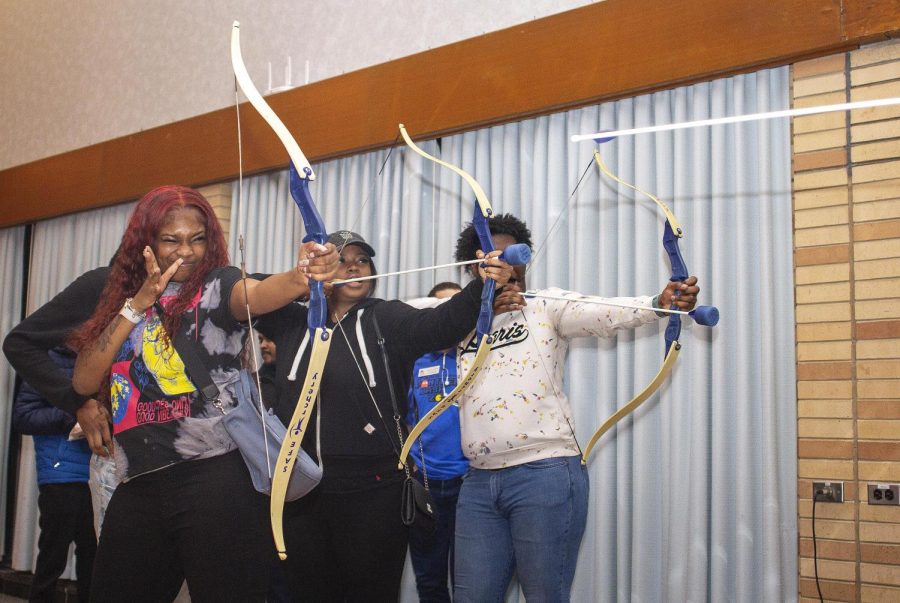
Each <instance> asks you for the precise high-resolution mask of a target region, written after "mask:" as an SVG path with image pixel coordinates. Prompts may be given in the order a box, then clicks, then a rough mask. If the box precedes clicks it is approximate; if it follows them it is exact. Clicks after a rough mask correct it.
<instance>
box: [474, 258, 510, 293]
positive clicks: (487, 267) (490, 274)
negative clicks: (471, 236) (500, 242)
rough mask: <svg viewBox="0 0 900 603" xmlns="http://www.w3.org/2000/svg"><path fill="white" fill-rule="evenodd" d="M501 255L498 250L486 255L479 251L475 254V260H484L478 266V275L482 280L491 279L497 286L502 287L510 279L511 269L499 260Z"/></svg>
mask: <svg viewBox="0 0 900 603" xmlns="http://www.w3.org/2000/svg"><path fill="white" fill-rule="evenodd" d="M502 253H503V252H502V251H500V250H499V249H496V250H494V251H492V252H490V253H488V254H487V255H485V253H484V252H483V251H481V250H480V249H479V250H478V251H476V252H475V257H476V258H478V259H479V260H481V259H484V262H482V263H481V264H479V265H478V274H480V275H481V279H482V280H484V279H485V278H489V279H493V280H495V281H497V285H499V286H503V285H505V284H506V283H507V282H509V279H510V278H512V275H513V267H512V266H510V265H509V264H507V263H506V262H504V261H503V260H501V259H500V254H502Z"/></svg>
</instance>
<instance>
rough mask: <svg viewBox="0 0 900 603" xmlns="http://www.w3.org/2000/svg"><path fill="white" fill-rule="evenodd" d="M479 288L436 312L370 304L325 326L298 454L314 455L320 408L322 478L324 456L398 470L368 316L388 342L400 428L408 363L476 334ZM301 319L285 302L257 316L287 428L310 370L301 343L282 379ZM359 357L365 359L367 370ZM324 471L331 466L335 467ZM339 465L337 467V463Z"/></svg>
mask: <svg viewBox="0 0 900 603" xmlns="http://www.w3.org/2000/svg"><path fill="white" fill-rule="evenodd" d="M481 288H482V285H481V282H480V281H478V280H475V281H472V282H471V283H470V284H469V285H467V286H466V288H465V289H463V291H462V293H460V294H458V295H455V296H454V297H452V298H451V299H449V300H448V301H447V302H445V303H443V304H441V305H440V306H438V307H436V308H430V309H424V310H423V309H416V308H413V307H412V306H409V305H407V304H404V303H403V302H400V301H384V300H381V299H373V298H369V299H366V300H363V301H361V302H360V303H358V304H357V305H356V306H354V307H353V309H351V310H350V312H348V313H347V315H346V316H345V317H344V318H343V320H342V321H341V325H340V326H335V325H333V324H331V323H329V326H334V327H335V328H334V332H333V335H332V337H333V340H332V343H331V348H330V350H329V353H328V358H327V360H326V362H325V372H324V374H323V375H322V381H321V387H320V390H319V402H318V403H317V404H316V407H315V411H314V412H315V413H316V414H314V415H313V416H312V417H311V418H310V424H309V427H308V428H307V433H306V434H305V436H304V438H303V446H304V448H305V449H306V450H307V452H309V453H310V454H311V455H312V456H313V457H315V450H316V420H317V414H318V412H319V411H320V410H321V413H322V419H321V424H322V437H321V450H322V456H323V457H324V459H325V465H326V473H327V472H328V470H329V461H328V459H329V457H332V458H333V459H346V458H348V457H350V458H358V457H370V458H371V457H379V458H382V459H392V462H393V463H394V465H396V461H397V453H398V452H399V444H398V438H397V427H396V424H395V422H394V410H393V405H392V404H391V398H390V390H389V388H388V385H387V379H386V372H385V368H384V361H383V359H382V354H381V350H380V348H379V345H378V341H377V339H378V338H377V337H376V335H375V326H374V324H373V321H372V316H373V315H375V316H376V317H377V319H378V325H379V327H380V329H381V333H382V334H383V336H384V338H385V340H386V349H387V354H388V358H389V364H390V368H391V373H392V375H391V377H392V379H393V384H394V391H395V392H396V394H397V405H398V407H399V411H400V417H401V423H402V421H403V419H402V418H403V417H404V416H405V414H406V405H407V400H406V395H405V394H406V391H407V390H408V389H409V383H410V378H411V371H412V366H413V363H414V362H415V360H416V359H417V358H418V357H419V356H421V355H422V354H424V353H426V352H430V351H434V350H440V349H445V348H448V347H453V346H455V345H456V344H457V343H459V342H460V341H462V340H463V339H464V338H465V336H466V335H467V334H468V333H469V332H470V331H471V330H472V329H474V328H475V322H476V320H477V319H478V310H479V308H480V301H481V300H480V297H481ZM360 311H362V314H361V317H360ZM306 316H307V310H306V308H305V307H304V306H301V305H300V304H290V305H288V306H286V307H284V308H282V309H281V310H277V311H275V312H273V313H271V314H267V315H265V316H261V317H260V318H259V320H258V323H257V328H258V329H259V331H260V332H261V333H262V334H263V335H265V336H266V337H268V338H269V339H272V340H273V341H275V344H276V346H277V349H278V362H277V367H276V382H277V384H278V392H279V395H278V400H277V402H276V404H275V408H276V412H277V413H278V415H279V417H280V418H281V419H282V421H284V423H285V424H286V425H287V424H288V423H289V421H290V418H291V415H292V414H293V412H294V408H295V406H296V404H297V400H298V398H299V396H300V389H301V388H302V386H303V380H304V377H305V376H306V370H307V367H308V364H309V356H310V349H311V347H312V346H311V345H307V347H306V349H305V351H304V353H303V356H302V361H301V362H300V364H299V367H298V370H297V374H296V379H295V380H294V381H290V380H289V379H288V375H289V373H290V371H291V365H292V364H293V362H294V358H295V356H296V354H297V351H298V349H299V348H300V344H301V342H302V340H303V338H304V335H305V334H306V332H307V323H306ZM359 320H361V322H362V335H363V337H362V338H363V342H364V346H365V353H363V350H361V349H360V345H359V341H358V337H357V334H356V326H357V322H358V321H359ZM341 327H343V328H341ZM345 334H346V337H345ZM348 342H349V346H348ZM364 357H368V360H369V362H368V364H367V363H366V362H365V360H364ZM368 366H371V373H372V376H373V377H374V381H375V385H374V386H371V387H370V386H369V385H368V382H369V368H368ZM373 398H374V402H373ZM376 407H377V409H376ZM379 413H380V415H381V416H379ZM404 437H405V436H404ZM330 465H331V466H332V467H334V466H335V465H336V464H335V463H331V464H330ZM337 466H340V462H338V463H337Z"/></svg>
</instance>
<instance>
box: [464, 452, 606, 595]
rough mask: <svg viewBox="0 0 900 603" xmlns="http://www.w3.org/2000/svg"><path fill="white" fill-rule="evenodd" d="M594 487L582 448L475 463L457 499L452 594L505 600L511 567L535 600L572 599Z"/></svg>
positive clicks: (512, 571)
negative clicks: (507, 462) (493, 464)
mask: <svg viewBox="0 0 900 603" xmlns="http://www.w3.org/2000/svg"><path fill="white" fill-rule="evenodd" d="M588 491H589V486H588V477H587V471H586V469H585V468H584V467H583V466H582V465H581V457H579V456H568V457H560V458H549V459H542V460H539V461H535V462H532V463H525V464H524V465H516V466H514V467H508V468H506V469H496V470H486V469H469V473H468V474H467V475H466V478H465V479H464V480H463V485H462V489H461V491H460V495H459V502H458V503H457V506H456V518H457V523H456V573H455V586H454V597H453V598H454V601H456V602H457V603H461V602H466V601H471V602H477V603H485V602H489V601H503V598H504V594H505V593H506V589H507V588H508V587H509V583H510V581H511V580H512V576H513V573H516V574H517V576H518V579H519V583H520V584H521V586H522V590H523V591H524V594H525V600H527V601H528V602H529V603H533V602H534V603H537V602H548V601H568V600H569V591H570V590H571V588H572V580H573V578H574V576H575V563H576V561H577V560H578V547H579V545H580V544H581V537H582V536H583V535H584V527H585V522H586V520H587V501H588Z"/></svg>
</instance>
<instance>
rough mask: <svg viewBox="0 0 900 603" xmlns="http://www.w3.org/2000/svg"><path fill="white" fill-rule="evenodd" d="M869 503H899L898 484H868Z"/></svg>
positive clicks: (899, 487) (899, 489)
mask: <svg viewBox="0 0 900 603" xmlns="http://www.w3.org/2000/svg"><path fill="white" fill-rule="evenodd" d="M869 504H870V505H900V485H897V484H869Z"/></svg>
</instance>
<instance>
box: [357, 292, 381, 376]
mask: <svg viewBox="0 0 900 603" xmlns="http://www.w3.org/2000/svg"><path fill="white" fill-rule="evenodd" d="M364 311H365V308H360V309H359V311H358V312H357V313H356V341H357V342H358V343H359V350H360V352H361V353H362V359H363V364H365V365H366V372H367V373H368V374H369V387H375V385H376V383H375V371H374V370H373V369H372V361H371V360H369V351H368V350H366V342H365V340H364V339H363V332H362V315H363V312H364Z"/></svg>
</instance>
